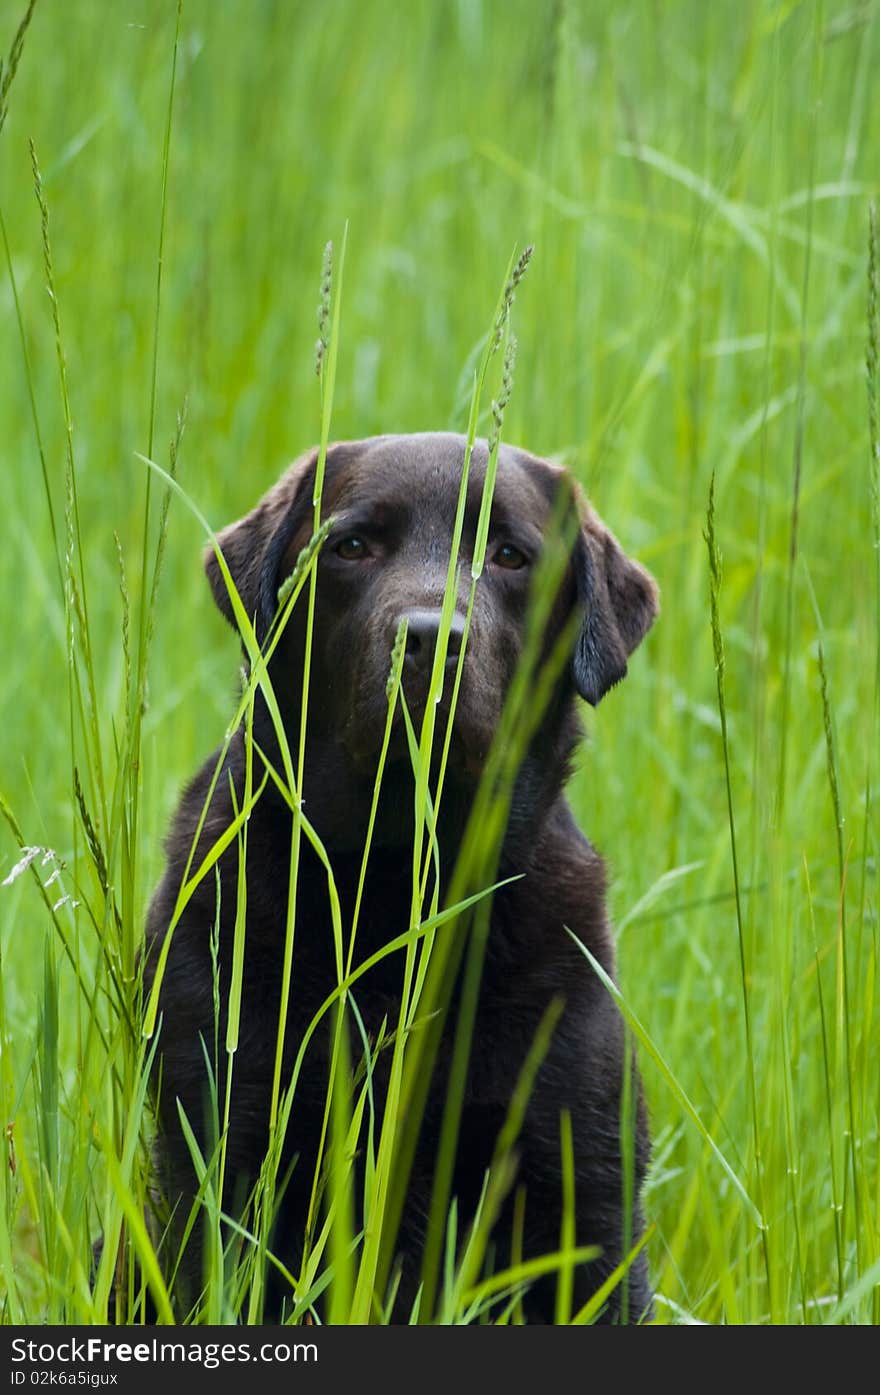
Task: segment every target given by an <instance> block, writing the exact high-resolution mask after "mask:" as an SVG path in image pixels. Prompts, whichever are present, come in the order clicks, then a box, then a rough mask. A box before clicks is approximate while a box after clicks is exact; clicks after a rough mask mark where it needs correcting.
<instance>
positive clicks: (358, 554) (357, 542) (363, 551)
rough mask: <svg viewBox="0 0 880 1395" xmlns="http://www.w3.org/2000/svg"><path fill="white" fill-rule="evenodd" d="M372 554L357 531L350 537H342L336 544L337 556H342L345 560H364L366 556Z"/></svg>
mask: <svg viewBox="0 0 880 1395" xmlns="http://www.w3.org/2000/svg"><path fill="white" fill-rule="evenodd" d="M370 555H371V554H370V549H369V548H368V547H367V544H366V543H365V542H364V540H363V538H359V537H358V536H357V534H356V533H352V534H351V536H350V537H348V538H342V539H341V540H340V541H339V542H338V543H337V544H336V556H337V557H341V558H342V560H343V561H344V562H362V561H363V560H364V558H365V557H369V556H370Z"/></svg>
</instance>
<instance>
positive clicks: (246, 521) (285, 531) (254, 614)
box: [205, 451, 317, 643]
mask: <svg viewBox="0 0 880 1395" xmlns="http://www.w3.org/2000/svg"><path fill="white" fill-rule="evenodd" d="M316 460H317V452H315V451H309V453H308V454H307V455H303V456H300V458H299V459H298V460H296V461H294V463H293V464H292V465H291V466H290V468H289V469H288V470H287V471H286V472H285V473H284V474H283V475H282V476H281V479H280V480H279V481H278V483H277V484H274V485H273V486H272V488H271V489H270V490H269V492H268V493H267V494H265V495H264V496H263V498H262V499H261V500H260V502H259V504H257V506H256V508H254V509H251V512H250V513H248V514H245V516H244V518H240V519H239V520H238V522H237V523H230V524H229V526H228V527H226V528H224V529H223V531H222V532H221V533H219V534H218V536H217V544H218V546H219V548H220V551H221V552H222V553H223V559H224V561H225V563H226V566H227V567H228V568H229V575H230V576H231V578H232V581H233V584H234V586H235V589H236V591H237V592H238V594H239V596H240V598H241V603H242V605H243V606H244V609H245V612H246V613H247V615H248V617H249V618H250V619H251V620H252V621H253V622H254V626H255V629H256V634H257V639H258V640H259V641H260V642H261V643H262V641H263V640H264V639H265V637H266V635H267V634H268V633H269V629H270V627H271V625H272V621H273V620H274V618H275V611H276V609H277V606H278V587H279V584H280V583H281V581H282V580H283V577H281V576H279V570H280V567H281V562H282V560H283V558H284V555H285V553H286V551H287V549H288V547H289V545H290V541H291V539H292V537H293V535H294V533H295V532H296V530H297V528H298V527H299V526H300V524H301V523H302V522H303V521H304V519H305V518H306V516H307V514H308V510H309V508H310V507H311V502H312V491H311V482H312V480H313V479H314V474H315V463H316ZM205 571H206V572H207V575H208V581H209V583H210V586H211V593H212V595H213V597H214V600H215V601H216V603H217V606H218V608H219V610H220V611H221V612H222V614H223V615H225V616H226V619H227V620H228V621H229V623H230V625H232V627H233V628H234V629H238V625H237V623H236V619H235V612H234V610H233V607H232V600H231V598H230V594H229V588H228V586H227V583H226V578H225V576H224V575H223V572H222V570H221V568H220V563H219V561H218V559H217V553H216V551H215V549H214V546H213V544H210V545H209V546H208V547H207V548H206V549H205Z"/></svg>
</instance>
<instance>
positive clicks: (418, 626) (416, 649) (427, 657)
mask: <svg viewBox="0 0 880 1395" xmlns="http://www.w3.org/2000/svg"><path fill="white" fill-rule="evenodd" d="M400 620H405V621H406V655H405V660H404V664H405V668H406V669H408V670H409V671H410V673H419V674H423V675H425V676H427V675H428V674H430V672H431V666H432V664H433V662H434V650H435V649H436V647H437V636H438V635H439V633H440V611H439V610H407V611H405V612H404V613H403V615H401V616H399V619H398V623H399V621H400ZM463 634H464V616H462V615H458V614H454V615H453V617H452V624H451V625H450V627H449V644H448V647H447V649H446V667H447V668H452V667H454V666H455V664H456V663H457V662H458V656H459V654H460V653H461V640H462V636H463Z"/></svg>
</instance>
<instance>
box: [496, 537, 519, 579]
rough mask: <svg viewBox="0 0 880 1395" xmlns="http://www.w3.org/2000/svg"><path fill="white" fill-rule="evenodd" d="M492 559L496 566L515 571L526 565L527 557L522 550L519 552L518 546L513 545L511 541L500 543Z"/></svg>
mask: <svg viewBox="0 0 880 1395" xmlns="http://www.w3.org/2000/svg"><path fill="white" fill-rule="evenodd" d="M492 561H493V562H494V563H495V564H496V566H499V567H506V568H507V570H508V571H510V572H515V571H519V569H520V567H524V566H525V565H526V561H527V558H526V555H525V553H524V552H520V550H519V548H518V547H514V545H513V543H502V544H501V546H500V547H499V548H498V549H497V550H496V552H495V555H494V557H493V558H492Z"/></svg>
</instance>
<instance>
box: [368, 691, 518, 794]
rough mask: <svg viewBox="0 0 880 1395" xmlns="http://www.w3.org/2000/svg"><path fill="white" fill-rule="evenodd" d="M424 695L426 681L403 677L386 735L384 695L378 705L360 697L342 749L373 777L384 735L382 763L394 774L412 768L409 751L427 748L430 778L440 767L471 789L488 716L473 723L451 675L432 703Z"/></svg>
mask: <svg viewBox="0 0 880 1395" xmlns="http://www.w3.org/2000/svg"><path fill="white" fill-rule="evenodd" d="M429 692H430V683H429V680H428V679H427V678H424V679H423V678H422V677H421V675H411V674H405V675H404V676H403V679H402V682H401V686H400V691H399V693H398V694H397V696H396V700H395V704H394V711H393V713H392V716H391V724H390V731H389V730H388V701H389V699H388V695H387V694H384V693H383V694H382V695H381V700H380V699H379V696H378V695H374V698H373V701H372V702H371V701H369V700H368V699H367V698H366V695H365V694H364V693H363V691H361V692H360V693H359V694H358V696H357V698H356V700H355V703H354V707H353V710H352V712H351V715H350V718H349V720H348V722H347V723H346V725H345V734H344V737H343V740H344V742H345V745H346V746H347V747H348V750H349V751H350V753H351V755H352V757H353V758H354V760H355V761H356V763H357V764H358V766H359V767H360V768H361V769H362V770H363V771H365V772H372V773H373V774H375V771H376V768H377V765H378V761H379V759H380V757H381V752H382V749H383V747H384V746H385V743H386V733H387V751H386V757H385V758H386V761H387V763H388V764H390V765H392V766H394V767H397V768H400V767H402V766H409V767H412V765H413V758H414V755H415V752H414V751H413V750H412V746H413V745H415V747H416V749H417V750H422V749H424V748H425V746H426V744H427V743H428V742H430V769H431V773H432V775H434V776H436V774H437V773H438V772H439V770H440V767H441V765H445V766H446V768H447V769H448V771H449V772H450V773H451V774H452V775H454V776H456V777H458V779H462V778H464V779H466V780H467V782H468V783H469V784H474V785H475V784H476V783H477V782H478V781H479V778H480V776H481V774H482V772H483V767H484V765H485V761H486V756H487V755H488V751H489V746H490V745H491V740H492V733H493V729H494V728H493V724H492V723H491V722H490V721H487V716H488V713H487V712H485V711H483V712H481V713H480V714H479V715H478V716H476V719H475V714H474V713H473V712H472V710H471V706H472V704H471V703H470V701H469V699H468V694H467V691H466V690H465V687H464V685H463V684H460V685H459V687H458V690H457V691H456V682H455V672H454V671H449V672H447V673H446V675H445V679H444V683H443V688H442V691H441V693H440V695H439V697H438V698H437V699H436V700H432V701H430V702H429ZM487 706H488V704H487ZM450 721H451V723H452V725H451V727H450ZM429 722H430V725H426V724H428V723H429Z"/></svg>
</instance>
